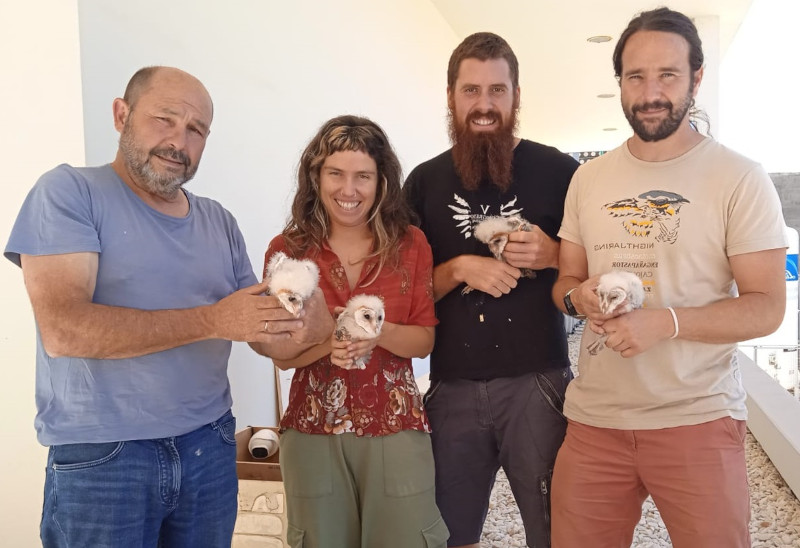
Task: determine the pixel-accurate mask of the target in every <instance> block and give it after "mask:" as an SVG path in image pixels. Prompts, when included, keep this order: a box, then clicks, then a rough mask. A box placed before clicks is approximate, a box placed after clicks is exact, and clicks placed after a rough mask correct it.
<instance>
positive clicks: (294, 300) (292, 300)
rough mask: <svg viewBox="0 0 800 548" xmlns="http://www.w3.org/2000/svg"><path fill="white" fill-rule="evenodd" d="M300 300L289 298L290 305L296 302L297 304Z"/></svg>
mask: <svg viewBox="0 0 800 548" xmlns="http://www.w3.org/2000/svg"><path fill="white" fill-rule="evenodd" d="M298 300H299V299H298V298H297V297H289V302H290V303H295V302H297V301H298Z"/></svg>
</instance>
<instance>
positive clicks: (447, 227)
mask: <svg viewBox="0 0 800 548" xmlns="http://www.w3.org/2000/svg"><path fill="white" fill-rule="evenodd" d="M577 167H578V163H577V162H576V161H575V160H574V159H573V158H571V157H570V156H568V155H566V154H563V153H562V152H559V151H558V150H557V149H555V148H553V147H548V146H544V145H541V144H539V143H534V142H532V141H527V140H522V141H520V143H519V145H517V147H516V148H515V149H514V159H513V180H512V183H511V186H510V188H509V189H508V191H506V192H504V193H503V192H501V191H500V190H499V189H498V188H497V187H495V186H493V185H489V184H483V185H481V186H480V188H478V190H476V191H467V190H465V189H464V188H463V187H462V185H461V181H460V179H459V177H458V175H457V174H456V172H455V168H454V166H453V159H452V155H451V151H450V150H448V151H446V152H444V153H442V154H440V155H439V156H437V157H435V158H433V159H431V160H428V161H427V162H424V163H422V164H420V165H419V166H417V167H416V168H415V169H414V170H413V171H412V172H411V174H410V175H409V176H408V179H407V180H406V184H405V186H404V193H405V195H406V199H407V200H408V202H409V204H410V205H411V208H412V209H413V210H414V211H415V212H416V214H417V215H418V216H419V224H420V228H421V229H422V230H423V231H424V232H425V235H426V236H427V238H428V241H429V242H430V244H431V248H432V250H433V264H434V266H436V265H438V264H440V263H443V262H446V261H448V260H450V259H452V258H453V257H456V256H458V255H464V254H472V255H485V256H491V253H490V252H489V249H488V247H487V246H486V245H485V244H483V243H482V242H480V241H478V240H476V239H475V238H474V237H473V236H472V230H473V228H474V227H475V225H476V224H477V223H478V222H480V221H481V220H482V219H483V218H484V217H487V216H491V215H513V214H515V213H517V214H519V215H521V216H522V217H523V218H525V219H526V220H528V221H529V222H531V223H533V224H536V225H538V226H539V227H540V228H541V229H542V230H543V231H544V232H545V233H546V234H547V235H548V236H550V237H551V238H554V239H557V236H556V235H557V233H558V229H559V227H560V225H561V218H562V216H563V213H564V198H565V196H566V193H567V187H568V186H569V182H570V179H571V178H572V174H573V173H574V172H575V170H576V169H577ZM536 274H537V275H536V278H534V279H529V278H520V279H519V282H518V285H517V287H516V288H514V289H512V290H511V293H509V294H508V295H503V296H502V297H500V298H495V297H492V296H491V295H489V294H487V293H484V292H482V291H478V290H474V291H472V292H471V293H468V294H466V295H462V294H461V290H462V289H463V288H464V286H463V284H462V285H460V286H458V287H456V288H455V289H453V290H452V291H451V292H450V293H448V294H447V295H445V296H444V297H443V298H442V299H441V300H439V302H437V303H436V315H437V317H438V318H439V321H440V323H439V325H438V326H437V327H436V344H435V346H434V349H433V353H432V354H431V380H439V379H491V378H498V377H513V376H517V375H522V374H524V373H528V372H531V371H545V370H548V369H555V368H561V367H567V366H569V358H568V355H567V338H566V333H565V330H564V320H563V316H562V314H561V312H560V311H559V310H558V309H557V308H556V306H555V305H554V304H553V301H552V298H551V289H552V287H553V283H554V282H555V280H556V276H557V271H556V270H554V269H545V270H540V271H537V273H536Z"/></svg>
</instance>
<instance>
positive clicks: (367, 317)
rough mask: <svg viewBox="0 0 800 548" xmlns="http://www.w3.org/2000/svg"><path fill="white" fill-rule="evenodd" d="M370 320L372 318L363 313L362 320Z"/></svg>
mask: <svg viewBox="0 0 800 548" xmlns="http://www.w3.org/2000/svg"><path fill="white" fill-rule="evenodd" d="M371 318H372V316H370V315H369V314H368V313H364V319H365V320H369V319H371Z"/></svg>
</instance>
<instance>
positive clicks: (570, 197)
mask: <svg viewBox="0 0 800 548" xmlns="http://www.w3.org/2000/svg"><path fill="white" fill-rule="evenodd" d="M614 68H615V71H616V75H617V78H618V79H619V82H620V91H621V98H622V107H623V110H624V111H625V115H626V117H627V118H628V121H629V122H630V124H631V127H632V128H633V131H634V135H633V137H631V138H630V139H628V141H627V142H626V143H624V144H623V145H622V146H620V147H619V148H617V149H616V150H613V151H611V152H609V153H608V154H605V155H603V156H601V157H599V158H597V159H595V160H593V161H591V162H589V163H587V164H586V165H584V166H582V167H581V168H579V169H578V171H577V172H576V174H575V176H574V177H573V179H572V183H571V185H570V188H569V191H568V194H567V199H566V203H565V208H564V219H563V222H562V225H561V230H560V231H559V236H560V237H561V238H562V243H561V251H560V258H559V262H560V266H559V278H558V281H557V282H556V284H555V285H554V287H553V299H554V300H555V302H556V303H557V304H558V305H559V306H560V307H561V308H562V310H564V311H565V312H567V313H570V314H573V315H578V316H585V317H587V318H588V326H589V329H587V330H586V332H585V333H584V341H582V343H581V346H582V349H581V354H580V359H579V373H580V374H579V376H578V378H577V379H576V380H575V381H573V382H572V383H571V385H570V386H569V388H568V389H567V394H566V402H565V406H564V412H565V414H566V416H567V418H568V419H569V421H570V423H569V426H568V428H567V435H566V439H565V441H564V445H563V446H562V448H561V450H560V452H559V454H558V458H557V461H556V467H555V472H554V478H553V525H552V527H553V546H554V547H555V548H559V547H561V548H573V547H576V546H592V547H597V548H603V547H611V546H628V545H630V543H631V539H632V536H633V530H634V528H635V526H636V523H637V522H638V520H639V518H640V516H641V505H642V502H643V501H644V499H645V498H646V497H647V495H648V494H651V495H652V496H653V498H654V500H655V502H656V505H657V506H658V508H659V511H660V513H661V515H662V517H663V519H664V521H665V523H666V525H667V529H668V530H669V533H670V537H671V540H672V543H673V545H674V546H676V547H690V546H691V547H695V546H703V547H715V546H720V547H723V546H724V547H726V548H734V547H749V546H750V539H749V532H748V523H749V512H750V510H749V496H748V488H747V474H746V468H745V456H744V435H745V423H744V421H745V420H746V418H747V411H746V408H745V404H744V401H745V392H744V388H743V387H742V383H741V379H740V373H739V368H738V364H737V362H736V355H737V354H736V343H737V342H738V341H742V340H747V339H751V338H754V337H759V336H763V335H766V334H768V333H771V332H772V331H774V330H775V329H776V328H777V327H778V325H779V324H780V322H781V320H782V319H783V308H784V303H785V282H784V260H785V247H786V242H785V237H784V232H783V217H782V214H781V206H780V202H779V200H778V196H777V193H776V191H775V188H774V186H773V184H772V182H771V180H770V179H769V176H768V175H767V173H766V172H765V171H764V170H763V168H762V167H761V166H760V165H758V164H757V163H755V162H753V161H751V160H749V159H747V158H745V157H743V156H741V155H739V154H737V153H735V152H733V151H731V150H729V149H727V148H725V147H724V146H722V145H721V144H719V143H717V142H716V141H714V140H712V139H710V138H707V137H705V136H703V135H701V134H700V133H698V132H697V131H695V129H694V128H693V126H692V125H691V123H690V114H691V108H692V107H693V105H694V97H695V95H696V94H697V90H698V87H699V86H700V82H701V81H702V78H703V52H702V47H701V43H700V38H699V36H698V34H697V29H696V28H695V26H694V24H693V23H692V22H691V20H689V19H688V18H687V17H686V16H685V15H683V14H681V13H678V12H674V11H671V10H669V9H667V8H659V9H656V10H653V11H649V12H644V13H642V14H640V15H639V16H637V17H636V18H634V19H633V20H632V21H631V22H630V24H629V25H628V28H627V29H626V30H625V31H624V32H623V33H622V36H621V37H620V40H619V42H618V44H617V47H616V49H615V52H614ZM612 270H626V271H630V272H633V273H635V274H636V275H637V276H639V278H640V279H641V281H642V283H643V286H644V290H645V300H644V306H643V307H642V308H641V309H638V310H633V311H631V312H628V313H625V314H622V315H619V313H611V314H607V315H604V314H603V313H602V312H601V311H600V307H599V300H598V296H597V294H596V293H595V289H596V287H597V283H598V278H599V276H600V275H601V274H603V273H606V272H609V271H612ZM598 333H603V334H605V335H607V339H606V342H605V346H606V348H605V349H603V350H601V351H600V352H598V353H596V355H591V354H590V353H589V352H587V351H586V349H585V347H586V345H587V343H589V342H592V341H593V340H595V339H596V338H597V337H598V335H597V334H598Z"/></svg>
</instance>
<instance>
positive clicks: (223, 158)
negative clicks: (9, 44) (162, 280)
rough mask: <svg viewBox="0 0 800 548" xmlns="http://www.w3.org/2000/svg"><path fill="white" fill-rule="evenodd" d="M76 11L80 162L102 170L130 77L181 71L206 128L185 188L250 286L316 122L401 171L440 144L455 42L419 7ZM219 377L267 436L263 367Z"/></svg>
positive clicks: (350, 1)
mask: <svg viewBox="0 0 800 548" xmlns="http://www.w3.org/2000/svg"><path fill="white" fill-rule="evenodd" d="M79 8H80V28H81V61H82V71H83V88H84V113H85V121H86V157H87V162H88V163H89V164H100V163H105V162H108V161H109V160H110V159H112V158H113V156H114V153H115V150H116V146H117V134H116V132H115V131H114V128H113V126H112V123H111V107H110V105H111V100H112V99H113V98H114V97H116V96H119V95H121V94H122V92H123V90H124V87H125V84H126V83H127V80H128V78H130V76H131V74H133V72H134V71H135V70H136V69H138V68H139V67H141V66H145V65H153V64H166V65H173V66H177V67H180V68H183V69H184V70H187V71H189V72H191V73H193V74H194V75H196V76H197V77H198V78H200V79H201V80H202V81H203V82H204V83H205V84H206V87H207V88H208V89H209V91H210V93H211V96H212V98H213V100H214V107H215V118H214V123H213V125H212V130H211V137H210V138H209V141H208V144H207V146H206V150H205V153H204V156H203V160H202V162H201V166H200V169H199V171H198V175H197V177H196V179H195V180H193V181H192V182H190V183H189V185H188V187H187V188H188V189H189V190H191V191H192V192H195V193H197V194H201V195H204V196H209V197H212V198H215V199H217V200H219V201H220V202H221V203H222V204H223V205H225V206H226V207H227V208H228V209H229V210H230V211H231V212H232V213H233V214H234V215H235V216H236V217H237V219H238V220H239V224H240V226H241V229H242V232H243V233H244V236H245V239H246V242H247V247H248V252H249V254H250V258H251V261H252V262H253V266H254V268H255V270H256V273H257V275H260V272H261V268H262V263H263V257H264V251H265V250H266V247H267V244H268V242H269V240H270V239H271V238H272V237H273V236H275V235H276V234H277V233H279V232H280V230H281V228H282V226H283V224H284V222H285V220H286V216H287V214H288V212H289V204H290V198H291V195H292V193H293V186H292V185H293V179H294V172H295V169H296V166H297V161H298V159H299V156H300V152H301V151H302V149H303V148H304V147H305V145H306V144H307V142H308V141H309V140H310V138H311V137H312V136H313V135H314V133H316V131H317V129H318V128H319V126H320V125H321V124H322V123H323V122H324V121H325V120H327V119H329V118H331V117H333V116H336V115H338V114H344V113H353V114H361V115H365V116H368V117H370V118H372V119H373V120H375V121H376V122H378V123H379V124H380V125H381V126H382V127H383V128H384V129H385V130H386V132H387V133H388V135H389V138H390V139H391V140H392V142H393V144H394V146H395V148H396V150H397V152H398V154H399V156H400V159H401V161H402V162H403V166H404V169H405V171H406V173H407V172H408V171H410V170H411V169H412V168H413V167H414V166H415V165H416V164H418V163H419V162H421V161H423V160H425V159H428V158H430V157H431V156H433V155H434V154H437V153H439V152H440V151H442V150H444V149H445V148H447V146H448V141H447V135H446V129H445V114H446V101H445V89H446V69H447V60H448V58H449V56H450V52H451V51H452V50H453V48H454V47H455V46H456V45H457V43H458V39H457V38H456V36H455V35H454V33H453V31H452V30H451V29H450V27H448V26H447V24H446V23H445V22H444V21H443V20H442V19H441V16H440V15H439V13H438V12H437V11H436V10H435V9H434V8H433V7H432V6H431V5H430V3H429V2H428V1H427V0H398V1H387V2H372V1H366V0H365V1H361V0H344V1H339V2H316V1H295V2H291V3H288V2H287V3H283V2H281V3H279V2H263V1H257V0H252V1H244V0H240V1H236V2H218V1H216V0H201V1H197V0H171V1H170V2H163V1H161V0H145V1H140V2H129V3H124V4H123V3H121V2H113V3H112V2H106V1H103V0H80V1H79ZM417 365H418V364H415V367H416V366H417ZM419 365H421V366H422V367H423V368H424V367H426V364H424V363H421V364H419ZM229 376H230V379H231V384H232V390H233V397H234V412H235V413H236V414H237V416H238V418H239V424H240V426H244V425H247V424H253V425H272V424H276V422H275V421H276V415H275V407H276V406H275V389H274V375H273V370H272V364H271V362H270V361H268V360H266V359H265V358H261V357H259V356H257V355H256V354H254V353H253V352H252V351H250V349H249V348H247V347H246V346H245V345H235V346H234V351H233V355H232V360H231V366H230V368H229Z"/></svg>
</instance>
